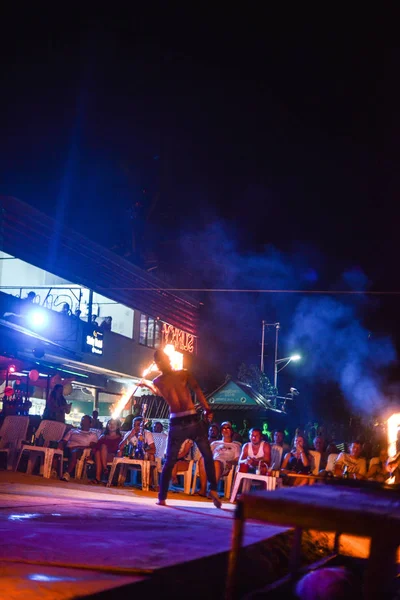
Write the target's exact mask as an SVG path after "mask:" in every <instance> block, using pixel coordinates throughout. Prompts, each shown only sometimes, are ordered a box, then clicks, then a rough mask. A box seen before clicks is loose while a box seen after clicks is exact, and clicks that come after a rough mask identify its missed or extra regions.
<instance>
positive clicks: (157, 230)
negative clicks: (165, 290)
mask: <svg viewBox="0 0 400 600" xmlns="http://www.w3.org/2000/svg"><path fill="white" fill-rule="evenodd" d="M182 6H184V5H183V4H182ZM182 6H181V7H180V8H176V5H174V7H171V6H168V5H164V6H163V8H160V5H159V4H157V3H156V4H150V5H147V8H143V7H140V8H139V7H138V8H135V10H132V12H131V13H129V12H125V13H124V12H123V11H121V12H120V13H118V12H117V11H115V10H114V9H113V8H109V10H108V12H107V13H101V12H99V11H98V10H97V9H96V11H94V10H89V9H83V10H81V11H79V13H78V12H73V11H72V9H71V10H68V11H67V10H65V14H62V13H61V14H60V13H59V12H58V14H56V9H54V13H53V14H52V13H51V12H48V13H45V14H38V12H37V7H36V6H35V10H33V9H30V10H32V12H29V11H28V12H24V11H18V14H16V12H17V11H15V14H9V15H8V16H5V17H4V19H2V29H3V32H2V40H1V46H2V48H1V50H2V51H1V55H2V83H3V86H2V89H3V93H2V95H1V100H0V104H1V106H0V109H1V110H0V120H1V132H2V144H1V150H0V152H1V156H0V159H1V160H0V193H3V194H10V195H14V196H16V197H18V198H20V199H21V200H24V201H25V202H28V203H30V204H32V205H34V206H36V207H38V208H39V209H41V210H43V211H45V212H46V213H48V214H51V215H53V216H56V217H57V218H58V219H62V220H64V221H65V223H66V224H67V225H69V226H72V227H74V228H75V229H77V230H79V231H80V232H82V233H84V234H85V235H87V236H89V237H92V238H93V239H95V240H96V241H98V242H100V243H102V244H103V245H105V246H107V247H108V248H113V249H115V250H116V251H117V252H119V253H121V254H124V255H127V256H128V258H130V259H131V260H134V261H135V262H137V263H138V264H140V265H141V266H143V267H145V268H151V267H153V266H157V265H158V270H159V272H161V271H165V270H169V271H170V272H172V275H173V277H172V279H171V281H173V282H174V283H177V284H178V285H179V286H182V287H192V286H195V287H203V286H207V287H224V288H225V287H229V288H231V287H238V288H243V287H248V286H251V287H252V288H255V289H258V288H270V287H274V288H276V287H280V288H284V289H292V288H295V289H329V290H337V289H369V290H400V286H399V282H398V268H397V255H398V251H397V238H398V223H399V221H398V218H397V216H398V212H399V210H398V204H399V203H398V196H399V192H400V171H399V168H398V163H399V148H400V146H399V139H400V112H399V105H400V102H399V101H400V97H399V84H398V73H399V72H400V48H399V44H398V39H397V37H398V36H397V31H396V24H397V22H398V17H399V14H398V12H397V11H395V10H392V11H387V10H383V9H378V11H379V10H380V12H377V11H375V12H374V13H372V12H371V13H368V12H366V11H365V9H363V14H360V11H358V12H357V11H354V13H353V14H352V13H351V12H349V10H348V9H347V8H346V12H345V13H344V14H342V15H341V14H335V15H332V14H331V15H329V14H325V13H324V14H323V13H322V12H321V13H318V12H315V11H313V12H310V14H306V13H304V12H303V11H299V12H297V13H295V12H286V13H282V14H280V15H277V14H275V13H272V12H267V11H264V12H263V11H261V10H260V11H257V10H249V9H248V8H246V9H245V8H244V7H243V6H242V8H241V10H240V11H237V12H234V10H233V9H232V7H229V10H228V9H227V10H217V9H213V10H211V11H206V10H205V9H204V7H203V6H200V5H199V6H198V7H197V10H198V13H197V14H194V15H192V16H190V14H189V12H188V8H187V7H186V8H184V9H183V8H182ZM387 6H389V5H386V7H385V8H386V9H387ZM24 10H25V9H24ZM288 10H289V9H288ZM290 10H292V9H290ZM132 232H133V233H132ZM153 273H157V270H155V271H153ZM199 298H200V299H201V300H202V301H203V302H204V308H203V330H202V339H203V340H204V344H205V345H206V346H207V351H208V352H207V354H208V358H209V362H208V363H207V362H205V363H204V365H205V366H204V368H205V369H206V371H207V376H208V377H209V378H211V380H213V378H214V380H218V378H219V377H221V374H222V373H226V372H229V373H231V374H232V375H235V369H236V368H237V365H238V364H239V362H241V361H242V360H244V361H247V362H258V361H259V353H260V347H259V344H260V338H261V319H263V318H264V319H266V320H267V321H268V322H275V321H280V322H281V323H282V338H281V339H282V348H281V349H280V352H282V353H283V355H286V354H285V353H286V352H291V351H292V350H293V349H296V350H301V348H299V347H298V344H299V343H300V342H301V341H303V342H304V339H303V338H302V335H301V334H300V333H299V332H298V331H296V327H297V326H296V319H297V323H298V320H299V319H300V316H299V315H300V314H304V307H303V306H302V307H301V309H300V312H299V303H300V302H302V297H301V296H296V297H288V296H282V295H280V296H276V297H274V298H271V297H269V298H266V297H265V296H263V295H261V294H252V295H247V294H246V295H238V294H235V295H233V294H230V295H228V294H225V295H218V294H200V296H199ZM334 301H335V302H336V301H339V302H340V303H341V304H340V306H341V307H342V308H343V310H344V311H345V312H346V311H347V310H348V311H350V313H351V315H350V316H349V314H350V313H346V315H347V316H345V317H343V318H344V319H345V320H346V319H348V320H350V321H357V322H358V320H361V321H360V322H361V323H362V324H363V326H362V328H361V329H360V332H359V334H360V335H359V338H357V339H361V338H362V339H363V340H364V338H363V335H364V334H365V335H366V339H368V340H370V339H373V340H374V339H381V337H380V336H382V335H390V336H392V337H393V339H394V343H395V344H397V345H398V346H399V345H400V343H399V342H400V319H399V317H398V297H391V298H390V297H384V298H383V297H382V298H376V297H374V298H373V299H372V300H371V299H367V298H365V297H363V298H350V299H348V298H346V299H344V300H343V299H340V298H339V299H336V300H334ZM331 309H332V310H333V312H335V310H336V309H337V305H335V306H333V307H332V306H331V307H330V309H329V310H331ZM313 310H314V309H313ZM301 311H303V312H301ZM336 312H337V311H336ZM319 314H320V313H319ZM342 316H343V315H342ZM340 318H342V317H340ZM341 322H342V321H341ZM345 331H346V332H347V330H346V329H345ZM347 333H348V332H347ZM268 335H269V336H270V335H272V334H271V332H269V334H268ZM351 335H355V336H357V335H358V334H357V333H356V332H354V331H353V330H352V334H351ZM325 337H326V336H325ZM335 339H336V338H335ZM351 339H353V338H351ZM272 341H273V338H272V339H270V337H268V340H267V342H268V343H267V355H268V356H269V359H268V360H270V359H271V352H272V350H273V347H272V346H273V344H272ZM313 343H314V344H315V339H314V340H313ZM343 343H344V344H346V342H345V341H344V342H343ZM362 343H364V341H362ZM382 343H383V345H382V346H381V347H380V350H379V351H378V350H376V349H375V350H373V352H372V356H371V355H368V357H367V359H368V361H369V360H372V362H374V363H376V361H375V354H374V352H376V353H378V354H379V356H381V349H382V348H383V349H384V350H383V352H384V353H385V352H386V346H385V344H386V342H385V341H383V342H382ZM363 348H364V346H363ZM313 350H315V353H317V354H318V355H320V353H321V352H322V353H323V352H324V351H326V347H324V346H322V347H319V345H318V347H315V346H314V347H309V348H308V362H307V361H306V364H305V366H304V368H303V370H302V371H299V370H298V369H300V367H299V366H298V365H296V367H295V368H296V370H297V375H294V372H293V370H292V371H291V373H290V372H289V376H288V375H287V373H288V370H289V369H292V366H290V367H288V369H287V370H286V371H285V375H286V379H284V385H289V384H290V385H296V387H299V388H300V387H301V386H302V385H303V386H304V389H307V390H308V389H309V390H311V389H314V392H312V393H311V391H310V398H311V396H313V394H314V396H313V398H314V397H315V385H314V388H313V386H312V383H314V384H315V369H318V370H319V371H320V369H319V367H318V366H315V365H314V366H313V369H314V370H312V369H311V370H310V369H307V364H309V365H310V364H311V362H313V361H311V359H310V356H311V354H310V353H313ZM337 351H338V353H339V354H343V352H342V349H341V348H338V349H337ZM306 352H307V350H306ZM368 352H370V350H368ZM368 352H367V351H364V350H363V352H362V354H363V357H364V358H365V357H366V353H367V354H368ZM390 355H391V352H390V351H388V353H387V356H388V357H389V356H390ZM353 358H354V357H352V359H353ZM368 361H367V362H368ZM391 361H392V364H394V367H393V366H392V368H391V370H389V371H385V374H386V376H387V377H388V379H389V380H391V381H396V379H397V378H398V377H400V375H398V373H397V368H396V363H395V361H394V359H393V357H391ZM378 362H379V364H382V365H383V366H384V365H385V361H384V360H381V358H379V360H378ZM330 369H331V367H329V364H328V365H326V369H325V368H324V369H323V370H324V373H325V371H326V373H325V374H324V381H325V380H326V379H327V378H328V379H329V377H328V372H329V370H330ZM269 370H270V371H271V367H269ZM203 375H204V373H203ZM206 378H207V377H206ZM293 378H295V381H293ZM339 378H340V377H339ZM334 379H335V378H334ZM336 381H337V378H336ZM325 383H326V381H325ZM210 385H211V383H210ZM282 385H283V384H282ZM317 396H318V394H317ZM310 402H311V403H312V404H317V403H318V400H315V398H314V400H310Z"/></svg>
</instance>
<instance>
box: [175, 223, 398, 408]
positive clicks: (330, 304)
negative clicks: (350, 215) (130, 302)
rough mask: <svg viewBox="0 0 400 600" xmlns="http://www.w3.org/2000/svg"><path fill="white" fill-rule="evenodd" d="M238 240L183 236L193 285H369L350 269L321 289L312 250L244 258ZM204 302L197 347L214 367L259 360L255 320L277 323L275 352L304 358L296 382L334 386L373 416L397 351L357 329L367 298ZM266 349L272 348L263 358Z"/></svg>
mask: <svg viewBox="0 0 400 600" xmlns="http://www.w3.org/2000/svg"><path fill="white" fill-rule="evenodd" d="M238 237H239V236H238V232H236V231H234V230H233V229H228V227H227V226H226V225H225V224H223V223H221V222H214V223H213V225H212V226H210V227H208V228H207V229H205V230H204V231H202V232H200V233H196V234H193V235H190V236H189V235H188V236H186V237H184V238H183V239H182V242H181V243H182V249H183V256H185V257H186V264H185V267H186V268H187V270H188V271H190V273H191V276H192V278H191V285H192V286H193V287H210V288H212V287H216V288H240V289H303V290H307V289H313V288H314V289H315V288H316V287H317V286H322V287H323V289H335V288H336V289H338V287H340V288H342V289H343V288H345V289H366V288H367V287H368V283H369V282H368V280H367V278H366V277H365V275H364V274H363V273H362V271H360V270H359V269H358V268H353V269H350V270H349V271H347V272H346V273H343V274H342V276H341V277H340V280H339V281H336V282H335V283H334V284H333V285H332V284H331V283H329V286H328V288H327V287H326V286H327V285H328V284H327V283H326V282H323V281H321V277H320V275H319V273H324V271H325V269H324V265H323V263H324V261H323V259H322V258H321V256H320V255H318V253H316V252H315V251H312V250H310V249H309V248H300V250H299V249H298V250H297V252H296V253H295V254H293V255H292V256H289V255H285V254H283V253H281V252H279V251H277V250H276V249H275V248H273V247H266V248H264V249H263V250H262V251H261V252H259V253H244V252H240V251H239V249H238V242H237V241H236V240H237V239H238ZM204 302H205V304H206V306H207V311H206V314H205V320H206V322H205V330H204V331H203V332H201V336H202V345H203V343H204V342H206V344H207V354H208V356H209V357H211V360H213V361H215V362H216V363H217V364H221V363H222V364H223V366H224V367H225V366H227V362H226V359H227V358H228V359H230V360H231V364H233V362H235V361H236V363H235V364H237V363H238V362H241V361H244V362H247V363H250V362H253V363H256V364H257V363H259V356H260V328H261V320H262V319H266V318H267V319H268V320H269V321H270V322H271V323H273V322H275V321H279V322H280V323H281V324H282V330H281V331H282V336H281V340H282V342H281V344H282V346H281V344H280V352H284V354H283V356H288V355H290V353H292V352H296V353H297V352H299V353H301V354H302V356H303V357H304V359H303V360H302V361H301V365H300V363H299V366H297V367H296V368H297V369H301V375H300V373H299V377H300V376H301V378H303V377H304V376H305V377H307V378H308V379H309V380H310V381H311V382H312V383H316V384H318V382H320V381H323V382H336V383H337V384H338V385H339V386H340V389H341V390H342V392H343V394H344V396H345V398H346V400H347V402H349V403H350V404H351V405H352V407H353V409H354V410H357V411H362V412H366V413H369V414H371V413H373V412H375V411H376V410H379V408H380V407H381V406H382V404H383V402H384V398H383V395H382V385H383V381H382V380H381V373H382V370H383V368H384V367H386V366H388V365H389V364H390V363H391V362H392V361H393V360H395V358H396V353H395V350H394V347H393V344H392V342H391V340H390V339H389V338H383V337H382V338H379V337H374V336H371V335H370V333H369V332H368V331H367V329H366V328H365V327H364V326H363V324H362V322H361V319H360V314H359V313H360V311H361V309H363V310H364V311H365V310H366V308H368V306H369V300H368V299H367V298H366V297H360V296H357V297H351V298H350V299H349V298H345V299H344V300H343V301H342V300H337V297H336V298H335V297H332V296H308V297H307V296H299V295H283V294H276V295H269V294H233V293H226V294H224V293H214V294H213V293H210V294H207V295H205V296H204ZM210 331H211V332H212V334H210ZM285 342H286V343H285ZM285 346H286V348H285ZM272 350H273V348H272V344H270V346H269V348H268V347H267V353H269V357H271V355H272ZM280 355H281V356H282V354H280ZM224 360H225V364H224ZM268 360H269V361H270V360H271V359H270V358H269V359H268ZM229 368H230V367H228V369H229ZM231 372H232V371H231ZM234 374H235V373H234Z"/></svg>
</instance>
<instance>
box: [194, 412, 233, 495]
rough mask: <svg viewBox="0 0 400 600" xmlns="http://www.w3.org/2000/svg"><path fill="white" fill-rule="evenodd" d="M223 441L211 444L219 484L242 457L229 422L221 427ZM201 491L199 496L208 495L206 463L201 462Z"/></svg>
mask: <svg viewBox="0 0 400 600" xmlns="http://www.w3.org/2000/svg"><path fill="white" fill-rule="evenodd" d="M221 435H222V440H217V441H215V442H211V444H210V446H211V450H212V453H213V458H214V466H215V475H216V478H217V483H218V481H219V480H220V479H221V477H224V476H225V475H227V474H228V473H229V471H230V470H231V469H232V467H233V466H234V465H236V464H237V461H238V458H239V456H240V450H241V444H240V443H239V442H234V441H233V439H232V438H233V429H232V425H231V423H229V421H225V422H224V423H222V425H221ZM199 475H200V491H199V496H205V495H206V486H207V476H206V471H205V468H204V461H203V459H202V458H201V459H200V461H199Z"/></svg>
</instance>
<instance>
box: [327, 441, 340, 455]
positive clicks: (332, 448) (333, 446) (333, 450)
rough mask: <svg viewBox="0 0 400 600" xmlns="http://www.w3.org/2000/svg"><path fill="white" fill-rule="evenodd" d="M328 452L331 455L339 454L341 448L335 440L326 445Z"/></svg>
mask: <svg viewBox="0 0 400 600" xmlns="http://www.w3.org/2000/svg"><path fill="white" fill-rule="evenodd" d="M326 453H327V455H328V456H329V455H330V454H339V448H338V447H337V446H336V444H335V442H330V443H329V444H328V445H327V447H326Z"/></svg>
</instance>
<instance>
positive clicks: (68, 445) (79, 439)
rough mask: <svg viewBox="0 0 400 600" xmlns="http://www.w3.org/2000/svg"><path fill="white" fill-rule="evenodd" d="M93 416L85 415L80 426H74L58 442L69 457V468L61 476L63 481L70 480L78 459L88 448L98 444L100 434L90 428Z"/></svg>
mask: <svg viewBox="0 0 400 600" xmlns="http://www.w3.org/2000/svg"><path fill="white" fill-rule="evenodd" d="M91 424H92V417H90V416H89V415H84V416H83V417H82V419H81V426H80V428H73V429H70V430H69V431H67V433H66V434H65V435H64V438H63V439H62V440H61V442H60V443H59V444H58V447H59V448H60V450H64V455H65V456H67V457H68V458H69V461H68V468H67V470H66V472H65V473H64V475H63V476H62V477H61V479H62V481H69V480H70V478H71V475H72V473H73V472H74V469H75V467H76V463H77V461H78V459H79V458H80V457H81V456H82V452H83V451H84V450H85V449H86V448H93V447H94V446H95V445H96V444H97V440H98V436H97V433H96V432H95V431H91V430H90V426H91Z"/></svg>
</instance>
